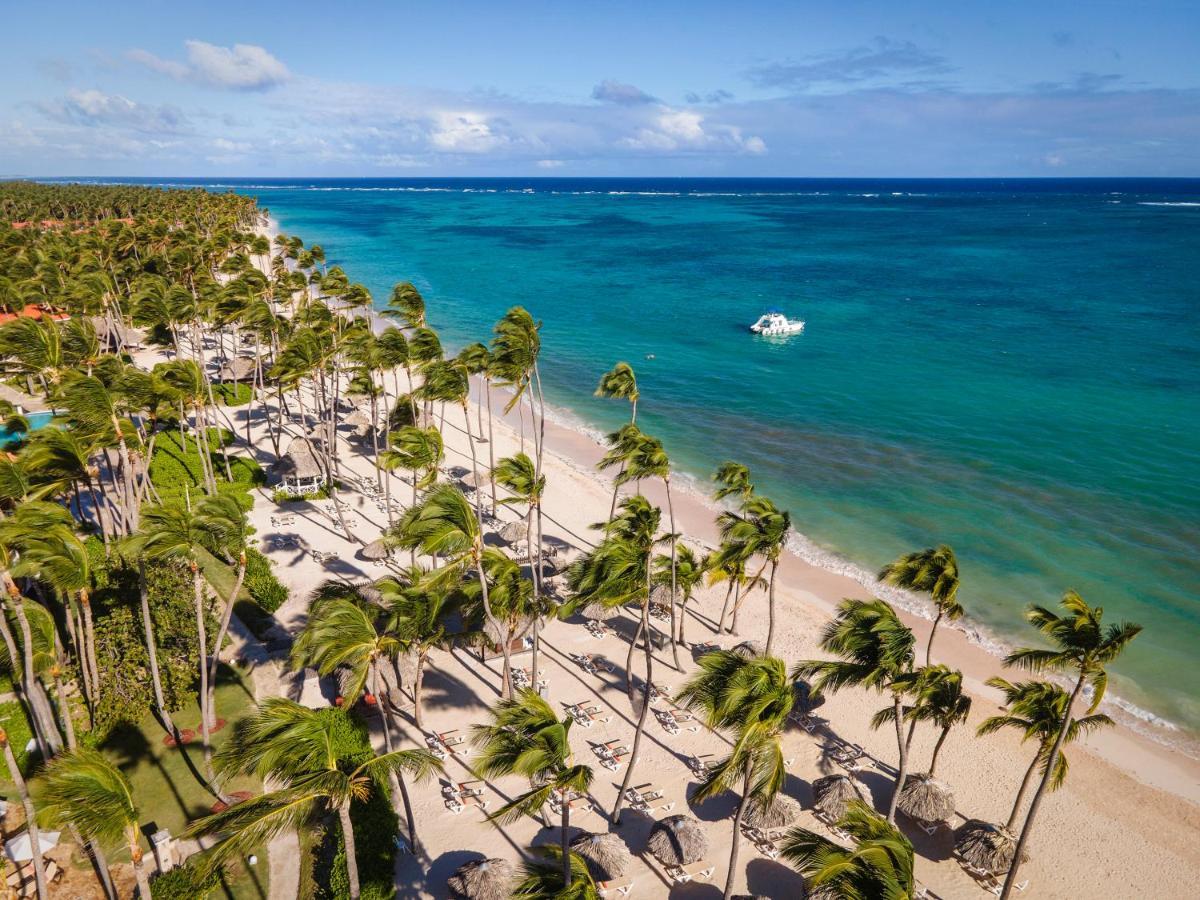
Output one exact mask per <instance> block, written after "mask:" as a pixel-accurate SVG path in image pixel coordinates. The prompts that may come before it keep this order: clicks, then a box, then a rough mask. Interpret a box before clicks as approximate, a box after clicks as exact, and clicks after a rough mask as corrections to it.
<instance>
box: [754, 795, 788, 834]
mask: <svg viewBox="0 0 1200 900" xmlns="http://www.w3.org/2000/svg"><path fill="white" fill-rule="evenodd" d="M800 810H801V807H800V804H799V802H797V801H796V800H793V799H792V798H791V797H788V796H786V795H784V794H776V795H775V799H774V800H772V801H771V803H770V805H768V806H764V805H763V804H762V803H761V802H760V801H758V800H751V801H750V802H749V803H748V804H746V814H745V815H744V816H743V819H744V821H745V822H746V824H747V825H749V826H750V827H751V828H762V829H764V830H766V831H770V830H771V829H772V828H783V827H784V826H785V825H791V824H792V823H793V822H795V821H796V820H797V819H798V818H800Z"/></svg>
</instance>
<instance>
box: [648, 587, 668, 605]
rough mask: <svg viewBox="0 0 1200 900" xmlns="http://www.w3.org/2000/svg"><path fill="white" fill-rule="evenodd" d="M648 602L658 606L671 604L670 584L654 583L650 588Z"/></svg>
mask: <svg viewBox="0 0 1200 900" xmlns="http://www.w3.org/2000/svg"><path fill="white" fill-rule="evenodd" d="M650 602H651V603H654V604H657V605H658V606H670V605H671V586H670V585H669V584H656V585H654V587H652V588H651V589H650Z"/></svg>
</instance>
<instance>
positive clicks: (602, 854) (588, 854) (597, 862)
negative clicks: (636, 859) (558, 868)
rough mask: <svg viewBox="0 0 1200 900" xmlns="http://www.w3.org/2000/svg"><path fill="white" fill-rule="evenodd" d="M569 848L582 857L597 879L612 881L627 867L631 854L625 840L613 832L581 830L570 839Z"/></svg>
mask: <svg viewBox="0 0 1200 900" xmlns="http://www.w3.org/2000/svg"><path fill="white" fill-rule="evenodd" d="M571 850H573V851H574V852H575V853H578V854H579V855H580V856H582V857H583V859H584V861H585V862H586V863H587V867H588V870H589V871H590V872H591V873H592V877H593V878H595V879H596V880H597V881H613V880H615V879H617V878H620V877H621V876H622V875H624V874H625V872H626V871H627V870H628V869H629V864H630V863H631V862H632V861H633V856H632V855H631V854H630V852H629V848H628V847H626V846H625V842H624V841H623V840H621V838H620V837H618V836H617V835H615V834H612V833H608V834H592V833H591V832H590V831H581V832H580V833H579V834H577V835H576V836H575V837H573V838H572V839H571Z"/></svg>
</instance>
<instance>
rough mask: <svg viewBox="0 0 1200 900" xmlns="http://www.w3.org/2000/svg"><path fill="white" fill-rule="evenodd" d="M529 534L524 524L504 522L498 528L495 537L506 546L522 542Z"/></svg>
mask: <svg viewBox="0 0 1200 900" xmlns="http://www.w3.org/2000/svg"><path fill="white" fill-rule="evenodd" d="M528 534H529V529H528V528H527V527H526V525H525V523H524V522H505V523H504V524H503V525H501V526H500V530H499V531H497V532H496V536H497V537H498V538H500V540H502V541H504V543H506V544H515V543H516V542H517V541H523V540H525V538H526V537H527V536H528Z"/></svg>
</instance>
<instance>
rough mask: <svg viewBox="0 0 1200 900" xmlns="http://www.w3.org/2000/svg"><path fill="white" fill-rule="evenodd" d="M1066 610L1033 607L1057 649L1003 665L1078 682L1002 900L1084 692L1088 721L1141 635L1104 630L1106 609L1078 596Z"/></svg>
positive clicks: (1137, 629)
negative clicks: (1088, 694)
mask: <svg viewBox="0 0 1200 900" xmlns="http://www.w3.org/2000/svg"><path fill="white" fill-rule="evenodd" d="M1061 606H1062V608H1063V611H1064V615H1061V616H1060V615H1058V614H1057V613H1055V612H1053V611H1052V610H1049V609H1046V608H1045V607H1043V606H1031V607H1030V608H1029V610H1028V612H1027V613H1026V614H1025V618H1026V620H1027V621H1028V622H1029V623H1030V624H1031V625H1033V627H1034V628H1036V629H1037V630H1038V631H1040V632H1041V633H1042V634H1043V635H1044V636H1045V637H1046V638H1047V639H1048V640H1049V641H1050V642H1051V643H1052V644H1053V645H1054V649H1052V650H1042V649H1040V648H1034V647H1026V648H1022V649H1019V650H1015V651H1014V652H1012V653H1010V654H1009V655H1008V656H1007V657H1005V659H1004V663H1005V665H1011V666H1016V667H1018V668H1021V669H1025V670H1026V671H1030V672H1071V673H1072V674H1074V675H1075V676H1076V677H1075V686H1074V688H1073V689H1072V690H1071V696H1070V699H1069V700H1068V701H1067V707H1066V709H1065V710H1064V712H1063V717H1062V722H1061V723H1060V724H1059V729H1058V736H1057V737H1055V739H1054V744H1053V746H1052V747H1051V748H1050V753H1049V754H1048V755H1047V757H1046V769H1045V772H1044V774H1043V775H1042V780H1041V783H1040V784H1039V785H1038V788H1037V791H1036V792H1035V793H1034V795H1033V801H1032V802H1031V803H1030V804H1029V813H1028V815H1026V817H1025V824H1024V825H1023V826H1021V836H1020V838H1018V839H1017V847H1016V853H1015V855H1014V856H1013V862H1012V865H1011V866H1010V867H1009V869H1008V877H1006V878H1005V879H1004V888H1003V890H1002V892H1001V895H1000V896H1001V900H1006V898H1007V897H1008V896H1009V895H1010V894H1011V893H1012V888H1013V885H1014V884H1015V883H1016V878H1017V871H1018V870H1019V869H1020V868H1021V857H1022V854H1023V853H1024V852H1025V845H1026V843H1028V841H1029V835H1030V832H1031V831H1032V830H1033V823H1034V820H1035V819H1036V818H1037V813H1038V808H1039V807H1040V806H1041V805H1042V798H1043V797H1045V795H1046V790H1047V789H1048V788H1049V786H1050V783H1051V781H1053V779H1054V778H1055V773H1056V772H1057V771H1058V757H1059V754H1060V753H1061V751H1062V746H1063V744H1064V743H1065V742H1066V739H1067V734H1068V733H1069V732H1070V730H1071V724H1072V715H1073V712H1074V709H1075V701H1076V700H1077V699H1078V697H1079V695H1080V693H1081V692H1082V691H1083V687H1084V685H1085V684H1087V685H1090V686H1091V688H1092V698H1091V703H1090V704H1089V705H1088V710H1087V711H1088V715H1091V714H1092V713H1094V712H1095V711H1096V708H1097V707H1098V706H1099V705H1100V703H1101V701H1102V700H1103V699H1104V692H1105V689H1106V688H1107V687H1108V672H1107V670H1106V667H1107V666H1108V665H1109V664H1111V663H1112V662H1113V661H1114V660H1116V659H1117V657H1119V656H1120V655H1121V653H1122V652H1123V651H1124V650H1125V648H1126V647H1127V646H1129V642H1130V641H1132V640H1133V639H1134V638H1135V637H1137V636H1138V634H1140V633H1141V630H1142V626H1141V625H1135V624H1133V623H1132V622H1123V623H1121V624H1120V625H1108V626H1105V625H1104V624H1103V618H1104V609H1103V607H1099V606H1096V607H1091V606H1088V605H1087V603H1086V602H1085V601H1084V599H1083V598H1082V597H1081V596H1079V594H1077V593H1076V592H1075V591H1067V592H1066V593H1065V594H1064V595H1063V598H1062V601H1061Z"/></svg>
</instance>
